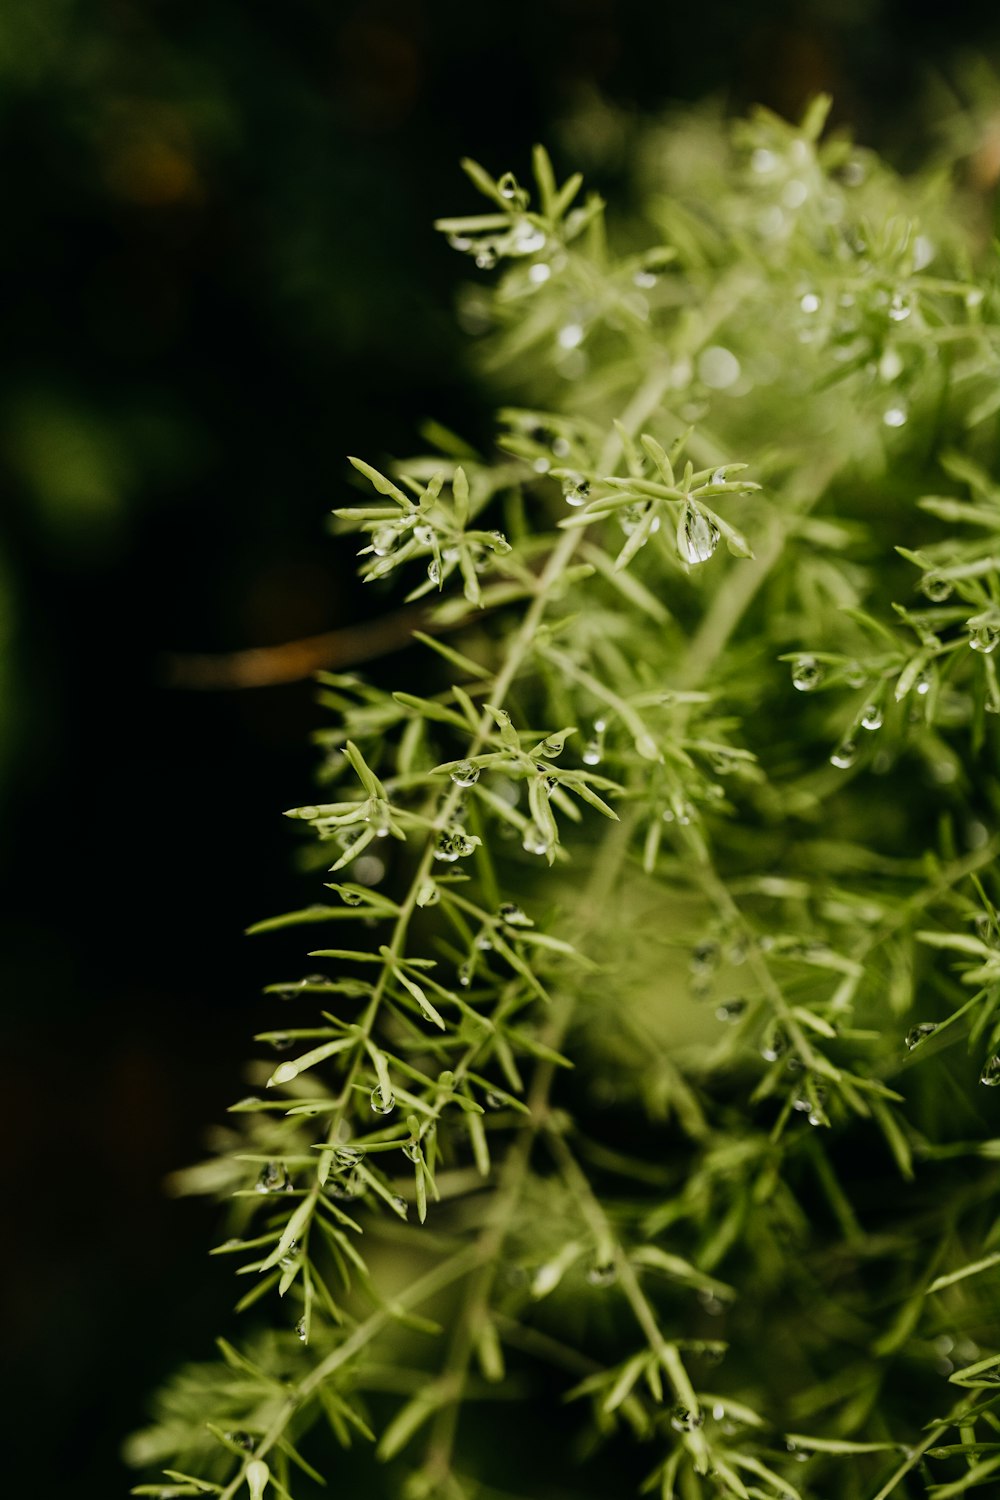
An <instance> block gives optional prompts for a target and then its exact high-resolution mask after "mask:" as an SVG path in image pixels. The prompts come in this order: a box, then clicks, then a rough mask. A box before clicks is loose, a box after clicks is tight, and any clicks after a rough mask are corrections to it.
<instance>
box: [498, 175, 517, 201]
mask: <svg viewBox="0 0 1000 1500" xmlns="http://www.w3.org/2000/svg"><path fill="white" fill-rule="evenodd" d="M497 187H498V189H499V190H500V196H501V198H507V199H508V200H510V199H513V198H516V197H517V194H518V186H517V178H516V177H515V176H514V174H513V172H505V173H504V174H503V176H502V177H501V178H500V181H499V182H498V183H497Z"/></svg>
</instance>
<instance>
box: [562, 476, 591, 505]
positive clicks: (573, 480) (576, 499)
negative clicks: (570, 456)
mask: <svg viewBox="0 0 1000 1500" xmlns="http://www.w3.org/2000/svg"><path fill="white" fill-rule="evenodd" d="M562 489H563V497H564V498H565V501H566V504H567V505H586V503H587V501H588V500H589V498H590V480H589V479H584V477H583V475H582V474H573V475H571V476H567V477H566V478H565V479H564V480H563V487H562Z"/></svg>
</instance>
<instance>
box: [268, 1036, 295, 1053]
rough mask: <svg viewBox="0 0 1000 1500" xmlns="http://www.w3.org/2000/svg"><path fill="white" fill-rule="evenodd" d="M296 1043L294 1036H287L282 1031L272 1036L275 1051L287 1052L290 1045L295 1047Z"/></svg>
mask: <svg viewBox="0 0 1000 1500" xmlns="http://www.w3.org/2000/svg"><path fill="white" fill-rule="evenodd" d="M294 1045H295V1039H294V1038H293V1037H290V1036H286V1035H285V1033H284V1032H280V1033H279V1034H278V1035H277V1036H273V1037H272V1038H271V1046H272V1047H273V1048H274V1050H275V1052H287V1051H288V1049H289V1047H293V1046H294Z"/></svg>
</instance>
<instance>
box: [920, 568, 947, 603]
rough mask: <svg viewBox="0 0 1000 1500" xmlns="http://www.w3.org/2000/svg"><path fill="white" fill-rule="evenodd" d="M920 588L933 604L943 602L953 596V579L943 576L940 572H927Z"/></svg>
mask: <svg viewBox="0 0 1000 1500" xmlns="http://www.w3.org/2000/svg"><path fill="white" fill-rule="evenodd" d="M920 588H921V591H922V593H924V594H925V595H926V596H927V598H928V599H929V600H930V601H931V603H932V604H943V603H944V601H945V600H946V599H948V598H950V597H951V591H952V586H951V580H950V579H948V578H942V577H941V575H940V574H939V573H925V574H924V576H923V578H921V580H920Z"/></svg>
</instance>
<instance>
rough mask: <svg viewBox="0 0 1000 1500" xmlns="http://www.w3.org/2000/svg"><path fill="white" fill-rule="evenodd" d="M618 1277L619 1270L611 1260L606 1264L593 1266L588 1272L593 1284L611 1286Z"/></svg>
mask: <svg viewBox="0 0 1000 1500" xmlns="http://www.w3.org/2000/svg"><path fill="white" fill-rule="evenodd" d="M617 1278H618V1272H617V1271H616V1270H615V1267H614V1265H613V1263H612V1262H611V1261H608V1262H606V1263H605V1264H604V1265H599V1266H591V1267H590V1270H589V1271H588V1272H587V1280H588V1282H589V1283H590V1285H591V1286H611V1285H612V1283H613V1282H615V1281H616V1280H617Z"/></svg>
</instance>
